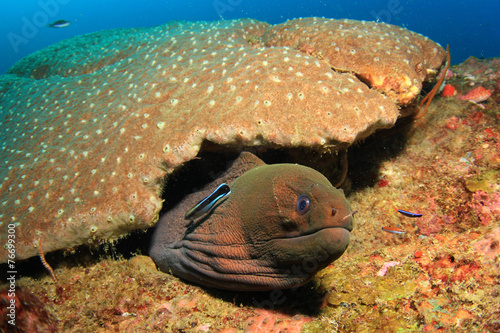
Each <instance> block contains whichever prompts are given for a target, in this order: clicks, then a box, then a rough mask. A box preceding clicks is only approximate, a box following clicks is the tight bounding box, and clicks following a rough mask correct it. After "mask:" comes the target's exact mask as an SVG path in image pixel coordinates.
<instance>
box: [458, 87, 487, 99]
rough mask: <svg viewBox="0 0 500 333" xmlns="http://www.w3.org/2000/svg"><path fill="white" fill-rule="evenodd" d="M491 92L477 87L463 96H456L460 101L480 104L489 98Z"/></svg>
mask: <svg viewBox="0 0 500 333" xmlns="http://www.w3.org/2000/svg"><path fill="white" fill-rule="evenodd" d="M490 96H491V91H490V90H488V89H486V88H485V87H482V86H479V87H477V88H474V89H472V90H471V91H469V92H468V93H467V94H465V95H461V96H458V97H457V98H458V99H459V100H461V101H471V102H476V103H481V102H484V101H485V100H487V99H488V98H490Z"/></svg>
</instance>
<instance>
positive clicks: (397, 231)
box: [382, 226, 406, 234]
mask: <svg viewBox="0 0 500 333" xmlns="http://www.w3.org/2000/svg"><path fill="white" fill-rule="evenodd" d="M382 230H384V231H387V232H390V233H391V234H404V233H405V232H406V231H404V230H403V229H401V228H398V227H390V226H389V227H382Z"/></svg>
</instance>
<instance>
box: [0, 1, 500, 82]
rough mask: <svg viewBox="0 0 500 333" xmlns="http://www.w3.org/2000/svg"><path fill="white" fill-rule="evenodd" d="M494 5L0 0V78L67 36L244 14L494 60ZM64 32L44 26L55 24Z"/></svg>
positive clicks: (498, 23)
mask: <svg viewBox="0 0 500 333" xmlns="http://www.w3.org/2000/svg"><path fill="white" fill-rule="evenodd" d="M499 13H500V1H498V0H476V1H474V2H473V1H449V0H448V1H444V0H441V1H440V0H420V1H416V0H364V1H353V0H301V1H298V0H182V1H181V0H23V1H19V0H3V1H2V2H1V3H0V50H1V51H0V74H3V73H5V71H6V70H7V69H8V68H9V67H10V66H11V65H13V64H14V63H15V62H16V61H18V60H19V59H21V58H22V57H24V56H26V55H28V54H30V53H32V52H34V51H36V50H38V49H41V48H43V47H45V46H47V45H50V44H53V43H55V42H57V41H60V40H62V39H66V38H70V37H72V36H75V35H80V34H85V33H90V32H95V31H99V30H103V29H110V28H123V27H147V26H155V25H159V24H163V23H165V22H167V21H171V20H221V19H225V20H228V19H235V18H243V17H250V18H255V19H258V20H262V21H266V22H268V23H272V24H275V23H280V22H283V21H286V20H287V19H292V18H296V17H307V16H322V17H328V18H349V19H357V20H367V21H376V20H378V21H384V22H387V23H391V24H395V25H399V26H403V27H406V28H408V29H410V30H413V31H415V32H418V33H420V34H423V35H425V36H428V37H429V38H431V39H432V40H434V41H436V42H438V43H440V44H441V45H443V46H445V45H446V44H450V49H451V54H452V64H457V63H460V62H462V61H464V60H465V59H467V58H468V57H469V56H475V57H478V58H489V57H495V56H500V20H499V19H498V16H499ZM60 19H64V20H68V21H70V22H71V25H69V26H68V27H66V28H60V29H55V28H48V27H46V24H47V23H51V22H53V21H56V20H60Z"/></svg>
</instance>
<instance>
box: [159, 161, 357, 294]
mask: <svg viewBox="0 0 500 333" xmlns="http://www.w3.org/2000/svg"><path fill="white" fill-rule="evenodd" d="M226 181H227V180H226ZM228 185H229V186H230V188H231V194H229V195H228V196H227V198H224V199H223V200H221V202H220V203H219V202H218V203H217V204H216V205H214V208H213V209H212V211H210V213H208V214H207V215H206V216H204V217H201V218H200V219H199V220H196V221H194V222H193V223H192V224H191V225H190V226H187V227H185V228H184V229H183V232H182V234H180V235H177V236H176V235H175V233H168V234H169V236H166V235H165V234H163V235H162V236H158V232H160V233H162V231H161V229H162V228H161V227H160V230H157V231H156V234H155V237H154V238H155V239H154V242H153V247H152V249H151V256H152V257H153V259H154V260H155V262H156V263H157V265H158V266H159V267H160V269H162V270H163V271H171V272H172V273H174V274H175V275H178V276H180V277H182V278H185V279H187V280H189V281H192V282H196V283H199V284H202V285H205V286H208V287H215V288H220V289H229V290H272V289H285V288H292V287H297V286H300V285H303V284H305V283H306V282H308V281H309V280H310V279H311V278H312V277H313V276H314V274H315V273H316V272H317V271H318V270H320V269H322V268H324V267H326V266H328V265H329V264H330V263H331V262H332V261H334V260H336V259H337V258H339V257H340V256H341V255H342V253H344V251H345V250H346V248H347V246H348V244H349V232H350V231H351V230H352V228H353V212H352V210H351V208H350V206H349V204H348V203H347V201H346V199H345V197H344V194H343V192H342V191H341V190H339V189H336V188H335V187H333V186H332V185H331V184H330V182H329V181H328V180H327V179H326V178H325V177H324V176H323V175H322V174H321V173H319V172H317V171H315V170H313V169H311V168H308V167H305V166H300V165H295V164H273V165H265V164H263V165H260V166H257V167H255V168H252V169H250V170H249V171H246V172H245V173H244V174H243V175H241V176H240V177H238V178H236V180H234V181H232V182H228ZM215 187H216V186H215ZM212 190H213V188H212ZM208 193H209V194H210V192H208ZM193 202H194V201H193V199H191V201H190V204H192V203H193ZM180 207H182V204H181V205H180ZM186 208H187V209H186ZM189 208H190V207H189V206H186V207H183V209H182V210H179V212H178V213H176V212H175V209H174V212H172V213H170V214H169V216H167V217H162V218H161V220H160V222H159V223H160V224H161V223H162V220H165V219H166V220H168V222H165V223H168V224H169V225H170V227H169V228H172V226H174V225H176V224H175V223H176V222H175V220H176V219H177V220H179V219H180V216H182V213H185V212H186V211H187V210H188V209H189ZM176 214H177V215H176ZM183 223H184V224H185V222H179V221H177V224H181V225H182V224H183Z"/></svg>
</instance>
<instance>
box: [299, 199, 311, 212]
mask: <svg viewBox="0 0 500 333" xmlns="http://www.w3.org/2000/svg"><path fill="white" fill-rule="evenodd" d="M309 208H311V201H310V200H309V198H308V197H306V196H305V195H301V196H300V197H299V198H298V199H297V210H298V212H299V213H300V214H305V213H307V212H308V211H309Z"/></svg>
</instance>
